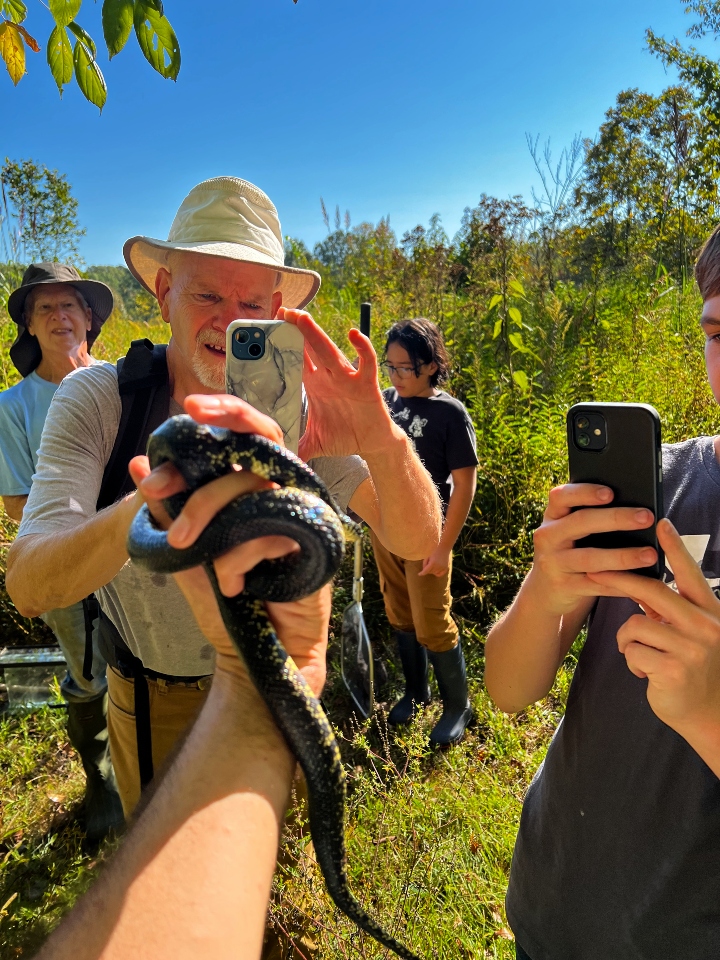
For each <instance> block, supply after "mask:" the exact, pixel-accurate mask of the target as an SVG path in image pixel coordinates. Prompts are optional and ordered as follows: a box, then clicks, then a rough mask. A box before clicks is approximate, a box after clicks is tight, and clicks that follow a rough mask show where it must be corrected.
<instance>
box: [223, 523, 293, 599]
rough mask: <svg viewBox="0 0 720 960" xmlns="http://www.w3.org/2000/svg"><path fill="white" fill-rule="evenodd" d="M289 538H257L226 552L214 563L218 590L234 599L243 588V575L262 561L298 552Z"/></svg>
mask: <svg viewBox="0 0 720 960" xmlns="http://www.w3.org/2000/svg"><path fill="white" fill-rule="evenodd" d="M299 549H300V548H299V547H298V545H297V543H295V541H294V540H291V539H290V538H289V537H258V539H257V540H249V541H248V542H247V543H241V544H239V545H238V546H237V547H233V548H232V550H228V552H227V553H224V554H223V555H222V556H221V557H218V559H217V560H216V561H215V574H216V576H217V581H218V584H219V586H220V590H221V591H222V592H223V593H224V594H225V596H226V597H234V596H235V595H236V594H238V593H240V592H241V591H242V590H243V589H244V587H245V574H246V573H247V572H248V570H252V568H253V567H256V566H257V565H258V563H260V562H261V561H262V560H276V559H277V558H278V557H284V556H286V555H287V554H288V553H294V552H295V551H297V550H299Z"/></svg>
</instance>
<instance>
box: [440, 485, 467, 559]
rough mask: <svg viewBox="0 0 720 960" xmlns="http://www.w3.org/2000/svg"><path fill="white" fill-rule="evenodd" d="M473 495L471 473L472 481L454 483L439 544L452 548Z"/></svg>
mask: <svg viewBox="0 0 720 960" xmlns="http://www.w3.org/2000/svg"><path fill="white" fill-rule="evenodd" d="M474 496H475V477H474V473H473V477H472V481H469V480H468V481H466V482H463V483H456V484H455V486H454V487H453V492H452V493H451V495H450V500H449V501H448V506H447V512H446V514H445V523H444V525H443V532H442V537H441V538H440V546H442V547H446V548H447V549H448V550H452V548H453V547H454V546H455V542H456V540H457V538H458V537H459V536H460V531H461V530H462V528H463V526H464V525H465V521H466V520H467V517H468V513H469V512H470V507H471V505H472V502H473V497H474Z"/></svg>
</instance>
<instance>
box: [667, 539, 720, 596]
mask: <svg viewBox="0 0 720 960" xmlns="http://www.w3.org/2000/svg"><path fill="white" fill-rule="evenodd" d="M680 539H681V540H682V542H683V544H684V545H685V549H686V550H687V552H688V553H689V554H690V556H691V557H692V558H693V560H694V561H695V563H697V564H698V566H699V567H700V569H701V570H703V572H704V571H705V570H707V569H713V570H714V569H719V568H718V565H717V564H716V563H713V562H712V560H711V556H710V555H711V554H713V553H717V552H718V551H717V545H716V547H715V548H714V549H713V550H710V551H709V552H708V549H707V547H708V544H709V543H710V534H709V533H697V534H696V533H692V534H683V535H682V536H681V537H680ZM706 553H708V556H707V557H706ZM704 561H705V562H704ZM665 567H666V571H665V578H666V579H665V583H667V585H668V586H669V587H670V589H671V590H674V591H675V592H676V593H677V592H678V588H677V584H676V582H675V576H674V574H673V570H672V567H671V566H670V562H669V560H668V559H667V557H665ZM705 581H706V582H707V585H708V586H709V587H710V589H711V590H712V592H713V593H714V594H715V596H716V597H717V598H718V600H720V577H708V576H707V575H706V576H705Z"/></svg>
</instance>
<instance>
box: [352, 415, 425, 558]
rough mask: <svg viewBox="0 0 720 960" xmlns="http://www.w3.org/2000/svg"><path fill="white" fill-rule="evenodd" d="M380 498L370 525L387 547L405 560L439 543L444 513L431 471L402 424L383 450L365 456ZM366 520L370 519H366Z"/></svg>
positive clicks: (419, 556) (417, 556) (421, 555)
mask: <svg viewBox="0 0 720 960" xmlns="http://www.w3.org/2000/svg"><path fill="white" fill-rule="evenodd" d="M365 460H366V463H367V465H368V467H369V469H370V476H371V477H372V481H373V484H374V487H375V495H376V498H377V519H376V522H375V523H373V524H371V526H372V527H373V529H374V531H375V533H376V534H377V535H378V537H379V538H380V540H381V541H382V542H383V544H384V546H385V547H386V548H387V549H388V550H389V551H390V552H391V553H394V554H396V555H397V556H399V557H404V558H405V559H406V560H422V559H424V558H425V557H427V556H428V554H430V553H431V552H432V551H433V550H434V549H435V547H436V546H437V545H438V542H439V540H440V533H441V524H442V513H441V510H440V499H439V497H438V493H437V490H436V488H435V484H434V483H433V481H432V478H431V476H430V474H429V473H428V472H427V470H426V469H425V467H424V466H423V465H422V463H421V462H420V460H419V458H418V456H417V454H416V453H415V451H414V450H413V449H412V445H411V444H410V441H409V440H408V438H407V437H406V435H405V434H404V432H403V431H402V430H401V429H400V428H399V427H394V426H393V432H392V435H391V437H390V439H389V442H388V443H387V445H386V448H385V450H384V451H383V452H382V453H377V454H373V455H371V456H366V457H365ZM365 519H367V518H365Z"/></svg>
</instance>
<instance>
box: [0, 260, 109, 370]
mask: <svg viewBox="0 0 720 960" xmlns="http://www.w3.org/2000/svg"><path fill="white" fill-rule="evenodd" d="M58 283H63V284H65V283H66V284H70V285H71V286H72V287H74V289H75V290H77V291H79V293H80V294H81V296H82V298H83V300H84V301H85V304H86V305H87V307H89V309H90V312H91V316H90V328H89V329H88V331H87V352H88V353H89V352H90V350H91V349H92V345H93V344H94V343H95V341H96V339H97V336H98V334H99V333H100V328H101V327H102V325H103V324H104V323H105V321H106V320H107V318H108V317H109V316H110V314H111V313H112V308H113V295H112V290H111V289H110V287H108V286H106V285H105V284H104V283H100V281H99V280H83V278H82V277H81V276H80V274H79V273H78V272H77V270H76V269H75V267H71V266H68V265H67V264H64V263H31V264H30V266H29V267H28V268H27V270H26V271H25V273H24V274H23V278H22V284H21V285H20V286H19V287H18V289H17V290H15V291H13V293H11V294H10V298H9V300H8V303H7V310H8V313H9V314H10V317H11V318H12V319H13V320H14V321H15V323H16V324H17V326H18V334H17V337H16V338H15V342H14V343H13V345H12V346H11V347H10V359H11V360H12V362H13V364H14V365H15V367H16V368H17V370H19V371H20V373H21V374H22V376H23V377H27V375H28V374H29V373H31V372H32V371H33V370H34V369H35V368H36V367H37V366H38V364H39V363H40V361H41V360H42V356H43V354H42V349H41V347H40V343H39V342H38V339H37V337H36V336H34V335H33V334H31V333H30V331H29V330H28V328H27V322H26V316H27V311H26V310H25V303H26V300H27V298H28V296H29V295H30V294H31V293H32V292H33V291H34V290H36V289H37V287H38V286H40V285H41V284H58ZM81 306H82V304H81ZM68 372H69V371H68Z"/></svg>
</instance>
